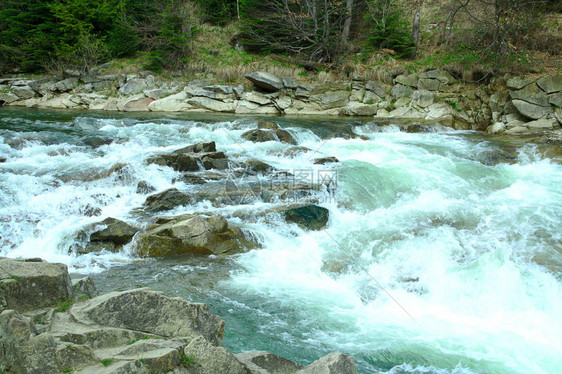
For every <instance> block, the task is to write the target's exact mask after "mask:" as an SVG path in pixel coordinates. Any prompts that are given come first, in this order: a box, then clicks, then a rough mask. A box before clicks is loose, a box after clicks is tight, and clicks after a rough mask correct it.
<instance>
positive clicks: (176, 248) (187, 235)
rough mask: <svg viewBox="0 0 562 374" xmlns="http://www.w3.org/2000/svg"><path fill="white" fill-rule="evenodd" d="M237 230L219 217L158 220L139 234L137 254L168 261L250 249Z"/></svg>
mask: <svg viewBox="0 0 562 374" xmlns="http://www.w3.org/2000/svg"><path fill="white" fill-rule="evenodd" d="M252 247H253V245H252V243H251V242H250V241H249V240H247V239H246V238H245V235H244V233H243V232H242V230H240V229H239V228H237V227H229V225H228V222H227V221H226V219H224V217H222V216H212V217H203V216H200V215H196V214H185V215H181V216H177V217H165V218H159V219H158V220H157V221H156V224H155V225H153V226H152V227H149V228H148V229H147V230H146V232H144V233H143V234H141V235H140V236H139V238H138V241H137V243H136V251H137V253H138V254H139V255H141V256H148V257H167V256H177V255H181V254H186V253H193V254H205V255H224V254H233V253H239V252H243V251H245V250H246V249H247V248H252Z"/></svg>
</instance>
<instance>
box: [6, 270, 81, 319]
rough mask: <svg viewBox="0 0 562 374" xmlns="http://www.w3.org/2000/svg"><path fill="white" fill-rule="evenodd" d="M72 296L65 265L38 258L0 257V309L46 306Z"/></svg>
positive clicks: (29, 308)
mask: <svg viewBox="0 0 562 374" xmlns="http://www.w3.org/2000/svg"><path fill="white" fill-rule="evenodd" d="M72 296H73V291H72V282H71V280H70V277H69V276H68V269H67V267H66V265H64V264H51V263H48V262H43V261H42V260H41V259H27V260H10V259H0V311H1V310H5V309H14V310H17V311H19V312H25V311H28V310H33V309H38V308H44V307H50V306H52V305H53V304H56V303H59V302H61V301H64V300H67V299H69V298H71V297H72Z"/></svg>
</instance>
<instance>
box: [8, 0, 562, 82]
mask: <svg viewBox="0 0 562 374" xmlns="http://www.w3.org/2000/svg"><path fill="white" fill-rule="evenodd" d="M560 4H561V3H560V2H559V1H556V0H416V1H408V2H406V1H401V0H400V1H399V0H267V1H261V0H194V1H188V0H101V1H99V0H5V1H3V2H1V3H0V73H7V72H41V71H60V70H61V69H69V68H72V69H78V70H81V71H88V70H89V69H91V68H92V67H93V66H95V65H97V64H100V63H103V62H106V61H109V60H112V59H116V58H128V57H132V56H143V57H144V59H145V65H144V66H143V67H144V68H146V69H149V70H153V71H162V70H181V69H182V68H185V66H186V65H187V63H188V62H189V61H190V60H192V59H193V58H194V51H193V39H194V38H197V35H198V33H199V31H200V26H201V25H202V24H211V25H215V26H220V27H223V26H226V25H229V24H235V25H236V30H237V31H238V32H237V33H236V35H233V42H232V44H233V46H236V48H240V49H243V50H244V51H246V52H248V53H252V54H256V55H260V54H261V55H263V54H276V55H279V56H285V57H286V58H289V59H291V61H292V62H294V63H296V64H303V65H307V64H308V65H311V66H321V67H325V68H330V69H334V68H340V67H341V66H343V65H344V63H345V62H346V61H349V59H350V56H353V57H354V58H357V56H359V57H360V58H368V57H369V55H370V54H376V53H381V51H382V52H383V53H386V54H387V55H388V56H390V57H392V58H393V59H406V60H408V59H409V60H411V59H415V58H420V56H423V55H424V54H425V55H428V54H434V53H436V52H435V51H436V50H437V51H438V52H439V53H441V52H443V53H444V55H447V56H462V57H463V58H464V62H465V63H471V62H472V63H483V62H487V63H488V64H489V65H490V66H491V67H496V66H499V65H502V64H503V65H506V64H514V63H515V64H517V63H519V64H524V63H528V62H529V61H530V60H529V56H530V55H532V54H533V53H535V52H538V53H543V54H546V55H550V56H556V55H558V54H559V51H560V47H561V40H562V37H560V34H559V33H558V32H557V31H559V23H555V24H554V26H553V25H552V24H549V23H548V22H547V21H545V20H546V19H547V18H545V17H547V16H548V15H552V14H557V12H560V11H561V7H562V6H561V5H560ZM428 7H429V8H430V9H434V14H432V13H430V14H429V15H428V12H423V11H421V10H423V9H427V8H428ZM420 25H421V26H420ZM549 27H550V28H551V29H550V30H549ZM553 27H554V29H552V28H553ZM557 28H558V29H557ZM428 30H430V31H428Z"/></svg>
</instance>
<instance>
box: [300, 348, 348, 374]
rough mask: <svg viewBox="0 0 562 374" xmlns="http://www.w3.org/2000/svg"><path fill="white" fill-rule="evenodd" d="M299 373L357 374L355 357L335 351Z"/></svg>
mask: <svg viewBox="0 0 562 374" xmlns="http://www.w3.org/2000/svg"><path fill="white" fill-rule="evenodd" d="M297 373H299V374H357V370H356V369H355V360H354V359H353V357H351V356H348V355H345V354H343V353H339V352H334V353H330V354H329V355H326V356H324V357H322V358H320V359H318V360H316V361H314V362H313V363H312V364H310V365H308V366H307V367H305V368H304V369H302V370H299V371H298V372H297Z"/></svg>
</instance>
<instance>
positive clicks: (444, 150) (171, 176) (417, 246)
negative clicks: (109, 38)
mask: <svg viewBox="0 0 562 374" xmlns="http://www.w3.org/2000/svg"><path fill="white" fill-rule="evenodd" d="M275 120H276V121H277V122H278V123H280V124H281V126H283V127H284V128H285V129H287V130H289V131H290V132H291V134H292V135H293V136H294V137H295V139H296V140H297V142H298V147H299V148H294V147H292V146H290V145H287V144H283V143H278V142H266V143H251V142H249V141H246V140H244V139H243V138H242V137H241V135H242V133H244V132H245V131H247V130H248V129H251V128H254V127H255V123H256V120H255V119H249V118H240V117H217V116H206V117H205V116H201V117H199V118H194V117H181V116H177V117H176V118H173V117H167V118H161V117H159V116H152V117H151V116H149V115H146V116H144V117H142V118H141V117H140V116H129V117H128V116H124V115H114V116H113V117H111V116H109V115H107V114H103V115H102V114H91V113H88V114H85V113H73V112H65V113H55V112H27V111H19V110H6V109H2V110H1V111H0V159H5V161H4V162H0V187H1V189H0V251H1V252H0V255H2V256H8V257H42V258H44V259H46V260H49V261H56V262H63V263H66V264H67V265H69V267H70V269H71V270H72V271H73V272H76V273H87V274H91V275H93V276H94V277H95V281H96V284H97V285H98V288H100V289H101V290H105V291H109V290H113V289H121V288H122V287H133V286H149V287H152V288H155V289H159V290H163V291H165V292H167V293H168V294H173V295H178V296H182V297H185V298H187V299H190V300H196V301H202V302H206V303H208V304H209V305H210V307H211V309H212V310H213V311H214V312H215V313H218V314H219V315H221V316H222V317H223V318H225V319H226V321H227V329H226V330H227V335H226V337H225V346H226V347H227V348H229V349H231V350H234V351H248V350H270V351H272V352H274V353H277V354H280V355H282V356H285V357H287V358H289V359H292V360H296V361H298V362H301V363H303V364H304V363H308V362H311V361H312V360H314V359H315V358H317V357H319V356H321V355H323V354H326V353H327V352H330V351H335V350H338V351H343V352H346V353H349V354H351V355H353V356H354V357H355V359H356V361H357V366H358V370H359V371H360V372H364V373H372V372H385V373H393V374H398V373H439V374H441V373H455V374H457V373H530V372H532V373H558V372H559V370H560V367H562V358H561V356H560V352H562V323H561V322H560V321H562V287H561V269H562V234H561V233H560V230H559V224H560V222H562V192H561V190H560V185H562V166H561V165H560V164H557V163H553V162H551V161H549V160H547V159H543V158H541V157H540V156H538V155H537V153H536V149H535V147H534V146H532V145H520V144H507V143H506V144H500V143H494V142H491V141H489V140H486V139H483V138H480V137H479V136H477V135H475V134H473V133H470V132H456V131H452V130H446V129H443V128H438V129H437V130H438V131H436V132H432V133H418V134H410V133H406V132H402V131H400V127H399V126H392V125H389V126H383V127H381V126H380V125H377V124H373V123H366V124H365V123H352V124H350V123H349V122H336V121H333V120H330V121H312V120H300V119H299V120H295V119H290V118H277V119H275ZM327 129H337V130H338V131H340V130H341V129H344V130H345V131H348V132H349V133H351V130H352V131H353V132H354V133H355V134H357V135H360V137H355V138H354V139H344V138H342V137H333V138H329V137H328V138H326V137H325V133H326V131H327ZM88 136H101V137H105V138H110V139H112V140H113V142H112V143H111V144H107V145H103V146H101V147H99V148H91V147H88V146H87V145H85V144H84V143H83V141H82V140H83V139H84V137H88ZM202 141H215V142H216V143H217V150H219V151H224V152H225V154H226V155H227V156H228V158H229V159H230V160H231V161H233V162H243V161H245V160H249V159H259V160H261V161H263V162H266V163H268V164H270V165H272V166H274V167H276V168H277V169H281V170H288V171H293V172H294V171H295V170H308V171H310V172H311V173H312V174H314V173H319V172H321V171H324V170H327V169H329V170H330V171H334V172H337V189H336V192H335V196H333V195H329V196H328V195H327V194H328V192H326V191H324V192H323V193H325V194H326V195H325V196H323V197H326V198H325V199H320V201H322V204H321V205H322V206H324V207H326V208H328V209H329V210H330V219H329V222H328V225H327V227H326V228H325V229H324V230H321V231H306V230H303V229H301V228H300V227H298V226H296V225H294V224H287V223H286V222H285V221H284V220H283V219H282V217H281V216H280V215H276V214H260V212H262V213H263V212H267V211H270V210H272V208H275V207H277V206H282V205H283V202H276V203H275V202H274V203H271V202H268V203H266V202H263V201H261V200H260V199H257V200H256V201H252V202H250V203H249V204H239V205H236V204H231V205H228V206H221V205H217V204H212V203H211V202H209V201H200V202H198V203H197V204H194V205H193V206H187V207H181V208H177V209H175V210H174V211H172V212H168V213H169V214H175V213H185V212H200V211H205V212H210V213H216V214H222V215H224V216H225V217H226V218H227V219H228V221H229V222H230V223H231V224H236V225H239V226H242V227H243V228H244V229H246V230H248V231H250V232H252V234H253V235H254V236H255V237H256V238H257V239H258V240H259V241H260V242H261V248H260V249H257V250H252V251H249V252H247V253H244V254H241V255H237V256H233V257H230V258H214V257H210V258H208V257H195V256H186V257H181V258H174V259H164V260H147V259H138V258H137V257H136V256H135V254H134V253H133V251H132V250H131V248H129V247H128V246H125V248H124V250H123V251H122V252H119V253H110V252H101V253H91V254H88V255H80V256H78V255H76V254H75V253H74V252H73V251H72V250H71V248H72V245H73V244H74V243H75V242H76V240H77V238H76V233H77V232H78V231H79V230H81V229H83V228H84V227H85V226H87V225H89V224H91V223H95V222H99V221H101V220H103V219H104V218H107V217H115V218H118V219H121V220H124V221H126V222H129V223H131V224H134V225H136V226H139V227H144V226H145V225H146V224H147V222H146V220H145V219H144V218H143V217H142V216H139V215H138V214H136V213H135V208H138V207H139V206H141V205H142V204H143V202H144V200H145V198H146V194H143V193H139V192H137V184H138V182H140V181H149V182H150V184H151V185H153V186H154V187H155V188H156V190H157V191H161V190H164V189H167V188H171V187H176V188H178V189H180V190H185V191H190V188H192V187H191V186H189V185H188V184H186V183H185V182H184V181H182V179H181V178H179V173H178V172H176V171H173V170H172V169H171V168H167V167H161V166H158V165H147V163H146V159H147V158H148V157H150V156H151V155H154V154H157V153H162V152H171V151H173V150H175V149H177V148H181V147H183V146H186V145H188V144H193V143H197V142H202ZM304 147H306V148H304ZM324 156H335V157H337V158H338V159H339V160H340V162H339V163H337V164H331V165H328V166H325V165H315V164H314V163H313V159H314V158H317V157H324ZM116 165H120V167H121V170H122V172H120V173H114V172H112V168H114V167H115V166H116ZM328 197H329V198H328ZM168 213H167V214H168Z"/></svg>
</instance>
